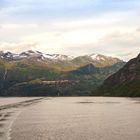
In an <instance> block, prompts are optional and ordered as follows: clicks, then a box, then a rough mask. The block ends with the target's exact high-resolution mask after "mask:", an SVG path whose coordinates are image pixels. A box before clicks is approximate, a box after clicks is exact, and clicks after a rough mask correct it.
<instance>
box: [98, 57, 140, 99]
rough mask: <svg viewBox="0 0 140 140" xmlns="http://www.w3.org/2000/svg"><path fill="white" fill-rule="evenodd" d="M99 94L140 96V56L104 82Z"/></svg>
mask: <svg viewBox="0 0 140 140" xmlns="http://www.w3.org/2000/svg"><path fill="white" fill-rule="evenodd" d="M98 94H102V95H106V96H130V97H136V96H140V55H138V57H136V58H134V59H132V60H130V61H129V62H128V63H127V64H126V65H125V66H124V67H123V68H122V69H120V70H119V71H118V72H117V73H115V74H113V75H112V76H110V77H109V78H107V79H106V80H105V81H104V84H103V85H102V86H101V87H100V88H99V90H98Z"/></svg>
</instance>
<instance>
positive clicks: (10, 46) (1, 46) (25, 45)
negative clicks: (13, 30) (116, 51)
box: [0, 42, 38, 53]
mask: <svg viewBox="0 0 140 140" xmlns="http://www.w3.org/2000/svg"><path fill="white" fill-rule="evenodd" d="M37 48H38V43H36V42H19V43H10V42H2V43H0V50H1V51H3V50H4V51H11V52H14V53H19V52H21V50H22V51H26V50H30V49H31V50H35V49H37Z"/></svg>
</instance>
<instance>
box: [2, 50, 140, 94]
mask: <svg viewBox="0 0 140 140" xmlns="http://www.w3.org/2000/svg"><path fill="white" fill-rule="evenodd" d="M133 61H135V60H133ZM133 61H132V62H128V64H126V62H124V61H122V60H120V59H118V58H115V57H110V56H104V55H101V54H90V55H84V56H78V57H73V56H67V55H60V54H44V53H42V52H39V51H32V50H29V51H26V52H22V53H20V54H14V53H11V52H2V51H1V52H0V95H1V96H86V95H111V96H113V94H107V93H108V92H110V91H107V93H106V92H105V91H106V89H105V87H107V89H109V86H104V84H105V85H107V84H106V83H109V82H107V81H109V80H107V81H106V79H107V78H108V77H110V76H111V75H113V74H115V73H116V72H118V71H119V70H120V69H123V67H124V65H125V67H127V65H129V63H133ZM136 61H137V63H136V64H135V65H138V66H137V67H138V68H137V69H138V71H139V56H138V60H137V59H136ZM125 67H124V69H127V68H125ZM131 68H132V67H131ZM134 69H135V68H134ZM132 71H133V70H132ZM132 71H131V72H132ZM119 73H120V72H119ZM127 75H129V71H128V73H127ZM109 79H110V78H109ZM104 81H105V82H104ZM138 81H139V79H138ZM111 84H112V83H109V85H111ZM101 86H103V88H102V89H104V91H103V90H102V91H101V90H100V87H101ZM111 86H112V85H111ZM138 89H139V88H138ZM100 91H101V92H100ZM119 92H120V91H119ZM102 93H103V94H102ZM120 95H121V94H120ZM115 96H117V93H115ZM121 96H122V95H121ZM126 96H127V95H126Z"/></svg>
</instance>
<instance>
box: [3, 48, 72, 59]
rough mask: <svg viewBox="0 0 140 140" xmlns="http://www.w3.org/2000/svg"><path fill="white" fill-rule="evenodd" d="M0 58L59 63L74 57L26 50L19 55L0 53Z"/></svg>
mask: <svg viewBox="0 0 140 140" xmlns="http://www.w3.org/2000/svg"><path fill="white" fill-rule="evenodd" d="M0 58H1V59H7V60H20V59H25V58H38V59H42V60H45V59H49V60H59V61H66V60H67V61H70V60H72V59H73V58H74V57H73V56H67V55H61V54H45V53H42V52H39V51H32V50H28V51H25V52H22V53H20V54H14V53H11V52H3V51H1V52H0Z"/></svg>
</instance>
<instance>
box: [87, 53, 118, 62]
mask: <svg viewBox="0 0 140 140" xmlns="http://www.w3.org/2000/svg"><path fill="white" fill-rule="evenodd" d="M88 56H89V57H91V58H92V60H96V61H101V60H102V61H106V60H108V59H114V60H120V59H118V58H115V57H112V56H105V55H102V54H90V55H88Z"/></svg>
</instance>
